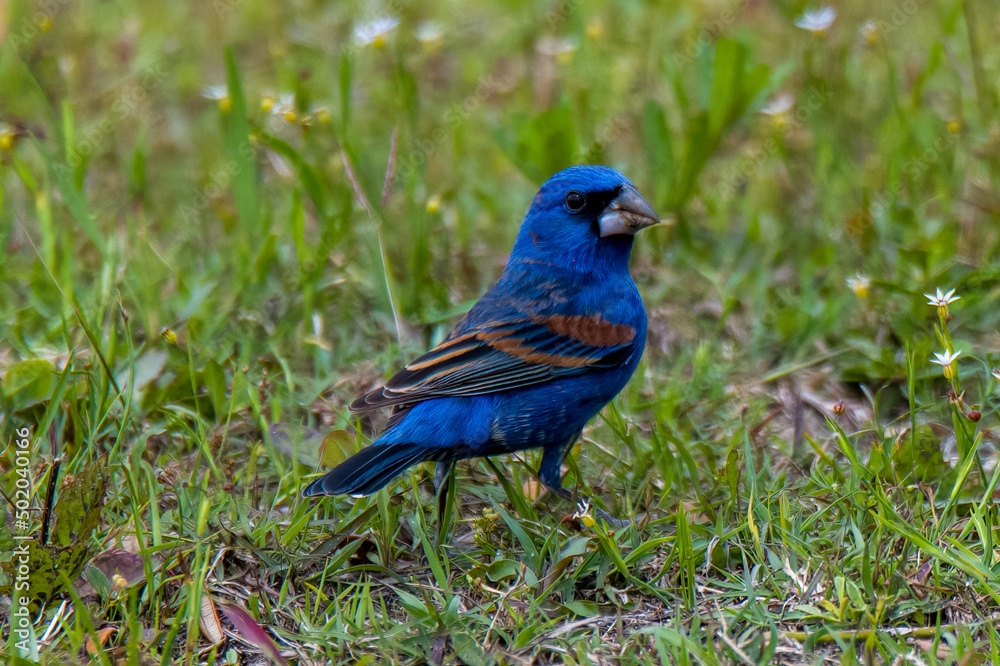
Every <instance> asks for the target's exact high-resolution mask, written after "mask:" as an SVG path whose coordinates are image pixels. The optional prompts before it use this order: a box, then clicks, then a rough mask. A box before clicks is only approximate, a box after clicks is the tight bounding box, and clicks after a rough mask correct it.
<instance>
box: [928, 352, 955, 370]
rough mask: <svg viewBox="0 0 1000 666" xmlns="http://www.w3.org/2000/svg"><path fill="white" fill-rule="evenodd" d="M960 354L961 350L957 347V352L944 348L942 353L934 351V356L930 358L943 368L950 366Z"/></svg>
mask: <svg viewBox="0 0 1000 666" xmlns="http://www.w3.org/2000/svg"><path fill="white" fill-rule="evenodd" d="M961 355H962V350H961V349H959V350H958V351H957V352H949V351H948V350H947V349H945V350H944V353H943V354H939V353H937V352H934V358H932V359H931V363H937V364H938V365H940V366H941V367H943V368H948V367H951V364H952V363H954V362H955V359H957V358H958V357H959V356H961Z"/></svg>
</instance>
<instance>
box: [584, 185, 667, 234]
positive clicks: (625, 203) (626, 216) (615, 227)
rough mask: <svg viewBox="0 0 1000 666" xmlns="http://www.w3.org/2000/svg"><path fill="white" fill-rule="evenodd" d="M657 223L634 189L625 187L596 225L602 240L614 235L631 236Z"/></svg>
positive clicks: (656, 219) (657, 218) (654, 215)
mask: <svg viewBox="0 0 1000 666" xmlns="http://www.w3.org/2000/svg"><path fill="white" fill-rule="evenodd" d="M659 221H660V218H659V217H658V216H657V215H656V211H655V210H653V207H652V206H650V205H649V202H648V201H646V200H645V199H643V198H642V195H641V194H639V193H638V192H636V190H635V188H634V187H632V186H630V185H625V186H624V187H622V191H621V192H620V193H619V194H618V196H617V197H615V198H614V199H612V200H611V203H609V204H608V207H607V208H605V209H604V212H603V213H601V217H600V218H598V220H597V223H598V225H599V226H600V228H601V238H604V237H605V236H613V235H615V234H629V235H630V236H631V235H634V234H635V233H636V232H637V231H642V230H643V229H645V228H646V227H651V226H653V225H654V224H658V223H659Z"/></svg>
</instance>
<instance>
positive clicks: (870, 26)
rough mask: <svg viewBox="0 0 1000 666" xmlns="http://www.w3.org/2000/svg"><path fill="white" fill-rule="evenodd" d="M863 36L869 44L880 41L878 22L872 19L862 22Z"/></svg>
mask: <svg viewBox="0 0 1000 666" xmlns="http://www.w3.org/2000/svg"><path fill="white" fill-rule="evenodd" d="M861 36H862V37H864V38H865V41H866V42H868V43H869V44H875V43H876V42H878V24H877V23H875V21H872V20H871V19H869V20H867V21H865V22H864V23H862V24H861Z"/></svg>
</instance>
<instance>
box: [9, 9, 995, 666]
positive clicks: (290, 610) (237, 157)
mask: <svg viewBox="0 0 1000 666" xmlns="http://www.w3.org/2000/svg"><path fill="white" fill-rule="evenodd" d="M808 9H815V7H813V6H806V5H805V4H803V3H802V2H785V1H782V2H775V3H751V2H738V1H737V0H732V1H727V0H721V1H719V2H695V1H692V2H685V3H667V5H666V6H658V5H653V4H651V3H642V2H634V1H628V2H623V3H620V4H616V5H613V6H612V5H602V4H593V3H580V2H575V1H573V0H560V1H559V2H552V3H547V2H520V3H508V4H507V5H503V6H497V5H495V4H493V3H486V2H478V1H473V2H469V3H463V4H462V5H461V7H459V6H458V5H449V4H448V3H445V2H431V3H410V2H391V3H387V4H386V5H385V6H384V7H381V8H378V9H375V8H372V7H371V6H369V5H367V4H363V3H333V4H328V5H322V4H319V3H265V2H259V1H258V0H232V1H229V0H220V1H219V2H214V3H201V4H197V3H192V4H178V3H174V4H171V3H138V2H132V1H129V0H124V1H122V2H117V3H106V2H94V1H91V0H85V1H82V2H78V3H62V2H51V3H44V2H42V3H38V4H32V3H29V2H24V1H15V2H12V3H8V4H6V5H4V6H3V7H2V8H0V34H4V33H5V34H6V38H5V39H4V43H3V45H2V47H0V90H3V91H4V93H3V95H2V98H0V187H2V189H0V246H2V247H3V248H4V254H3V260H2V261H0V375H2V380H0V389H2V390H0V442H2V443H3V446H4V447H6V449H5V451H4V455H3V458H2V463H0V466H2V470H3V482H2V489H3V492H4V496H5V499H6V501H5V502H4V504H3V506H4V513H5V515H6V520H5V523H4V528H3V530H2V531H0V541H3V543H4V552H5V554H4V555H3V558H4V559H5V564H4V568H3V575H2V577H0V578H2V580H0V584H2V587H3V590H2V591H3V592H4V594H6V595H11V592H12V586H14V585H16V584H17V583H19V582H23V583H24V584H25V585H26V586H27V588H28V592H27V594H28V596H27V597H26V599H25V601H26V603H27V610H26V611H22V610H20V602H19V600H18V599H17V597H18V596H20V595H19V594H17V593H15V594H13V598H12V597H11V596H4V597H2V603H3V605H4V607H5V608H9V612H8V613H7V614H6V616H7V620H6V621H4V624H3V627H4V636H5V642H4V646H3V650H4V653H5V654H6V655H7V658H8V659H11V660H14V661H12V663H15V662H16V663H26V662H29V661H30V662H37V663H63V662H66V661H68V662H88V661H94V662H99V663H104V664H110V663H143V664H145V663H149V664H156V663H159V664H169V663H180V664H194V663H199V664H200V663H206V664H215V663H256V662H254V661H253V660H254V659H271V660H274V661H281V660H282V659H287V660H289V661H293V662H294V661H297V662H298V663H303V664H304V663H326V662H328V661H331V662H349V661H350V662H360V663H370V662H376V661H377V662H386V661H393V662H400V663H423V662H433V663H470V664H477V663H531V662H539V663H546V662H557V661H558V662H566V663H593V662H608V661H617V662H622V663H657V662H670V663H708V664H716V663H719V664H722V663H767V662H778V663H789V664H799V663H809V664H820V663H837V662H842V663H855V662H864V663H892V664H898V663H904V662H905V661H908V662H909V663H925V664H952V663H954V664H969V663H988V662H991V661H993V662H996V661H997V660H1000V637H998V635H997V630H996V629H995V626H994V625H995V624H996V621H997V617H998V613H1000V566H998V562H1000V560H998V552H1000V551H998V546H997V543H996V540H997V536H998V532H997V530H998V526H1000V513H998V510H997V508H996V507H995V506H994V502H993V499H994V498H995V497H996V496H997V495H996V493H997V482H998V478H1000V466H998V465H997V443H998V440H997V434H996V428H997V426H998V414H1000V412H998V405H1000V399H998V396H1000V391H998V383H1000V381H998V378H997V377H996V376H995V375H994V374H991V371H992V370H993V368H995V367H996V365H997V364H998V358H1000V334H998V325H1000V324H998V322H1000V305H998V300H1000V232H998V230H1000V198H998V196H997V192H1000V123H998V117H1000V116H998V115H997V108H998V105H1000V98H998V95H997V87H996V80H997V74H998V72H1000V46H998V40H997V39H996V26H997V25H998V20H1000V14H998V13H997V10H996V7H995V6H994V5H992V4H990V3H988V2H985V1H983V0H964V1H963V0H957V1H956V0H914V1H912V2H910V1H901V2H897V3H889V4H886V5H879V4H871V5H861V4H851V5H850V6H842V7H839V8H838V9H839V13H838V15H837V16H836V19H835V20H834V22H833V23H832V25H830V26H829V27H828V28H827V29H826V30H825V31H821V32H819V31H809V30H806V29H803V28H800V27H796V25H795V21H796V19H797V18H799V17H800V16H801V15H802V14H803V12H804V11H806V10H808ZM382 17H394V18H395V19H397V20H398V24H386V25H391V27H389V29H388V30H387V31H385V32H379V29H378V28H377V27H376V24H374V23H373V22H374V21H376V20H377V19H379V18H382ZM358 28H362V30H361V31H360V33H359V34H360V38H359V36H358V34H356V32H355V31H356V30H357V29H358ZM376 33H377V34H376ZM579 162H600V163H604V164H608V165H611V166H614V167H616V168H618V169H620V170H621V171H622V172H624V173H625V174H626V175H628V176H629V177H630V178H631V179H632V180H633V181H634V182H635V183H636V185H637V186H638V188H639V190H640V191H641V192H643V193H644V194H646V196H647V197H648V198H649V199H650V200H651V201H652V202H653V203H654V205H655V206H656V208H657V210H658V211H660V213H661V215H663V216H664V217H666V218H669V219H670V220H671V223H670V224H668V225H662V226H661V227H660V228H657V229H653V230H650V231H648V232H645V233H644V234H643V235H642V236H641V237H640V239H639V240H638V242H637V244H636V250H635V253H634V261H633V274H634V275H635V277H636V279H637V282H638V283H639V285H640V290H641V291H642V293H643V296H644V299H645V302H646V305H647V309H648V312H649V318H650V334H649V340H648V344H647V349H646V353H645V356H644V359H643V362H642V364H641V366H640V368H639V371H638V372H637V373H636V375H635V377H634V378H633V380H632V381H631V382H630V384H629V386H628V387H627V388H626V389H625V391H623V393H622V394H621V396H620V397H619V398H618V399H617V400H616V401H615V403H614V404H612V405H609V406H608V407H607V408H606V409H605V410H603V412H602V413H601V415H600V417H599V418H598V419H597V420H596V421H595V422H594V423H593V424H591V426H590V427H589V428H588V429H587V430H586V431H585V433H584V440H583V443H582V445H581V446H580V447H579V449H578V450H576V451H574V453H573V455H572V456H570V458H569V460H568V461H567V465H568V467H567V484H568V485H569V486H570V487H572V488H575V489H576V491H577V493H578V495H579V497H580V498H581V500H586V501H587V502H589V504H586V503H585V504H584V506H582V507H572V506H568V505H567V504H565V503H561V502H560V501H559V500H557V499H553V498H549V497H545V496H542V497H538V485H537V483H536V481H535V480H534V476H533V473H532V470H533V469H534V468H535V467H536V466H537V464H538V461H539V455H538V454H537V452H526V453H525V454H523V455H521V456H515V457H510V458H497V459H495V460H492V461H471V462H468V463H463V464H460V465H459V466H458V468H457V470H456V475H455V478H454V483H452V484H451V485H450V488H451V489H452V492H451V493H450V494H449V495H448V496H445V497H443V498H440V501H439V498H436V497H435V496H434V494H433V489H432V475H433V470H432V469H430V468H426V467H417V468H414V469H412V470H411V472H410V473H408V474H406V475H404V476H403V477H402V478H400V479H399V480H398V481H397V482H395V483H393V484H392V485H390V486H389V487H388V488H387V489H386V490H384V491H382V492H380V493H379V494H377V495H375V496H373V497H371V498H366V499H360V500H354V499H349V498H340V499H336V500H328V501H323V502H314V501H304V500H303V499H302V498H301V497H300V494H299V493H300V489H301V488H302V487H303V485H304V484H305V483H306V482H307V481H308V480H309V479H310V478H313V477H314V475H315V474H316V473H318V472H319V471H321V470H322V469H325V468H326V467H327V466H329V465H331V464H335V463H336V462H338V461H339V460H341V459H343V458H344V457H345V456H347V455H349V454H350V453H351V452H353V451H354V450H355V448H356V447H359V446H363V445H364V444H365V443H366V442H367V441H368V440H369V439H370V438H371V436H372V434H373V433H374V432H377V429H378V427H379V426H380V424H379V423H378V422H376V423H368V422H359V421H358V420H357V419H355V418H354V417H352V416H351V415H350V414H349V413H348V411H347V408H346V405H347V404H348V403H349V402H350V400H351V399H352V398H354V397H355V396H356V395H358V394H359V393H360V392H362V391H364V390H365V389H367V388H369V387H371V386H372V385H373V384H375V383H376V382H377V381H379V380H381V379H382V378H384V377H385V376H386V375H387V374H388V373H390V372H392V371H393V370H394V369H395V368H397V367H399V365H400V364H401V363H403V362H404V360H405V359H408V358H412V357H413V356H415V355H416V354H418V353H420V352H421V351H423V350H424V349H426V348H427V346H428V345H431V344H433V343H434V342H436V341H438V340H440V339H441V338H442V337H443V336H444V335H445V334H446V333H447V331H448V329H449V325H450V323H451V322H452V321H453V320H454V319H455V317H457V316H458V315H460V314H461V313H462V312H464V311H465V310H466V309H467V308H468V307H470V306H471V304H472V303H473V302H474V301H475V299H476V298H477V297H478V296H479V295H480V294H481V293H482V292H483V291H484V290H485V289H486V288H487V287H488V286H489V284H490V283H491V281H492V280H494V279H495V278H496V276H497V275H498V274H499V271H500V269H501V267H502V265H503V263H504V260H505V255H506V252H507V251H508V249H509V247H510V244H511V242H512V239H513V236H514V234H515V231H516V228H517V225H518V224H519V222H520V219H521V216H522V215H523V213H524V211H525V209H526V208H527V206H528V204H529V203H530V201H531V197H532V196H533V193H534V191H535V189H536V188H537V186H538V184H539V183H540V181H541V180H543V179H544V178H545V177H546V176H547V175H548V174H550V173H552V172H553V171H554V170H556V169H558V168H561V167H563V166H566V165H569V164H572V163H579ZM387 173H388V174H390V176H391V177H390V178H386V174H387ZM937 288H942V289H944V290H945V291H948V290H949V289H952V288H954V289H955V290H956V293H957V295H959V296H960V300H957V301H955V302H952V303H950V304H948V305H947V306H946V307H944V308H935V307H933V306H929V305H927V298H925V297H924V295H923V294H925V293H927V292H931V293H933V292H934V290H935V289H937ZM949 349H950V350H954V351H961V356H959V357H958V359H957V361H955V362H954V363H953V364H951V365H948V370H947V372H945V367H944V366H941V365H935V364H933V363H932V362H931V360H932V358H933V356H932V354H933V353H938V354H941V353H944V352H945V351H946V350H949ZM946 375H947V376H946ZM949 392H950V393H949ZM19 503H20V504H19ZM598 507H603V508H606V509H607V510H608V511H610V512H612V513H614V514H616V515H620V516H627V517H631V518H634V519H635V522H634V524H633V525H632V526H631V527H628V528H627V529H613V528H611V527H609V526H608V525H607V524H606V523H604V522H603V521H602V520H600V519H596V518H595V513H596V511H594V509H595V508H598ZM22 512H24V517H25V521H26V522H25V525H22V524H20V522H19V521H20V520H21V518H22V515H21V514H22ZM23 535H30V536H31V537H32V540H30V544H31V545H30V553H29V556H28V559H29V561H30V566H28V569H27V571H26V572H23V573H19V570H18V562H19V560H18V559H17V558H19V557H20V555H19V553H20V552H21V551H19V550H15V549H16V548H21V547H28V546H22V545H21V544H22V543H29V542H20V541H15V539H16V537H17V536H23ZM16 589H17V590H20V589H21V588H16ZM15 655H16V656H15ZM282 655H283V656H282ZM18 659H19V660H20V661H16V660H18Z"/></svg>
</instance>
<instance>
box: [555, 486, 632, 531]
mask: <svg viewBox="0 0 1000 666" xmlns="http://www.w3.org/2000/svg"><path fill="white" fill-rule="evenodd" d="M546 489H547V490H548V491H549V492H550V493H552V494H553V495H556V496H557V497H559V498H560V499H564V500H566V501H567V502H569V503H570V504H573V505H576V506H577V508H578V509H579V510H578V511H577V512H576V513H575V514H573V517H574V518H580V517H582V516H583V515H590V516H592V517H594V518H599V519H600V520H603V521H604V522H606V523H607V524H608V525H611V526H612V527H615V528H617V529H625V528H627V527H628V526H629V525H631V524H632V521H631V520H627V519H622V518H615V517H614V516H612V515H611V514H610V513H608V512H607V511H605V510H604V509H601V508H600V507H596V506H595V507H592V506H590V500H583V501H581V502H579V503H577V502H576V494H575V493H571V492H570V491H569V490H567V489H566V488H564V487H562V486H560V487H558V488H555V487H552V486H546Z"/></svg>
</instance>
